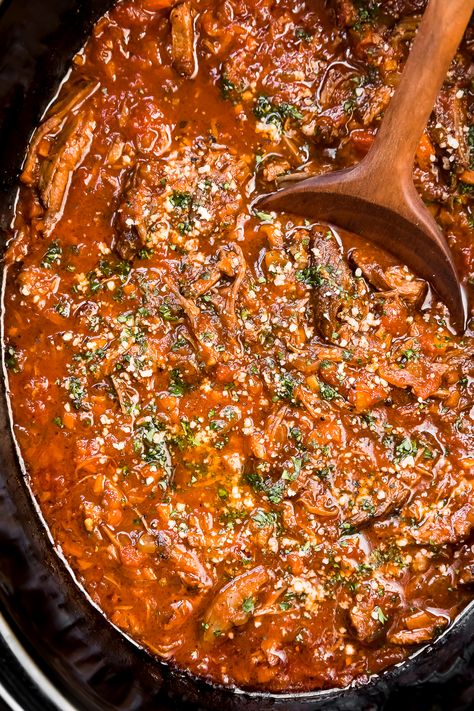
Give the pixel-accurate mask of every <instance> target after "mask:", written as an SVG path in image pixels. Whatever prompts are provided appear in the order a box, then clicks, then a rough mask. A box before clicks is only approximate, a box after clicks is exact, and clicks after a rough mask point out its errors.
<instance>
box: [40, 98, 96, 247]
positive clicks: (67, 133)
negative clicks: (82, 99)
mask: <svg viewBox="0 0 474 711" xmlns="http://www.w3.org/2000/svg"><path fill="white" fill-rule="evenodd" d="M95 125H96V124H95V119H94V114H93V113H92V111H89V112H86V113H80V114H79V115H78V116H73V117H72V118H71V119H69V120H68V121H67V123H66V125H65V126H64V128H63V130H62V131H61V133H60V134H59V136H58V138H57V139H56V141H55V143H54V147H53V149H52V151H51V152H50V153H49V155H48V156H47V158H45V160H44V161H43V162H42V163H41V165H40V172H39V182H38V187H39V191H40V196H41V202H42V203H43V206H44V207H45V208H46V215H45V218H44V233H45V234H46V235H47V234H49V233H50V232H51V230H52V228H53V227H54V225H55V224H56V222H57V220H58V219H59V218H60V216H61V211H62V207H63V203H64V199H65V197H66V193H67V190H68V188H69V185H70V183H71V178H72V174H73V173H74V171H75V170H76V169H77V168H78V167H79V166H80V165H81V163H82V161H83V160H84V158H85V157H86V155H87V154H88V152H89V149H90V146H91V143H92V136H93V133H94V129H95Z"/></svg>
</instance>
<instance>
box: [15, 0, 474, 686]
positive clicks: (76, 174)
mask: <svg viewBox="0 0 474 711" xmlns="http://www.w3.org/2000/svg"><path fill="white" fill-rule="evenodd" d="M423 8H424V3H423V1H422V0H412V1H408V0H384V1H383V2H381V1H378V2H377V1H376V0H364V1H357V0H354V1H352V0H327V2H323V1H322V0H301V1H300V2H297V3H295V2H293V0H225V2H222V1H221V0H186V1H185V2H181V3H178V4H176V3H173V2H170V1H167V0H133V1H132V0H124V2H121V3H119V4H118V5H117V6H116V7H115V8H114V9H113V10H112V11H111V12H110V13H109V14H108V15H106V16H105V17H103V18H102V19H101V20H100V21H99V22H98V23H97V25H96V26H95V28H94V30H93V33H92V36H91V37H90V39H89V41H88V43H87V45H86V47H85V48H84V50H83V51H81V52H80V53H79V54H78V55H77V56H76V57H75V59H74V64H73V69H72V72H71V74H70V75H69V76H68V78H67V79H66V81H65V82H64V83H63V85H62V88H61V90H60V93H59V96H58V98H57V100H56V101H55V102H54V103H53V104H52V106H51V107H50V109H49V111H48V113H47V114H46V116H45V119H44V121H43V123H42V124H41V126H40V127H39V128H38V130H37V132H36V134H35V135H34V137H33V140H32V142H31V146H30V149H29V153H28V156H27V159H26V162H25V166H24V171H23V174H22V176H21V182H22V187H21V190H20V196H19V201H18V206H17V212H16V222H15V228H16V231H15V236H14V239H13V240H12V242H11V245H10V248H9V251H8V253H7V263H8V275H7V278H8V284H7V291H6V326H5V333H6V360H7V366H8V368H9V383H10V390H11V399H12V405H13V414H14V421H15V432H16V436H17V438H18V441H19V444H20V447H21V451H22V454H23V457H24V460H25V464H26V469H27V472H28V474H29V477H30V478H31V484H32V488H33V491H34V494H35V496H36V498H37V500H38V502H39V505H40V507H41V509H42V511H43V514H44V516H45V519H46V522H47V523H48V525H49V527H50V529H51V531H52V535H53V537H54V540H55V541H56V543H57V546H58V547H59V548H60V549H61V550H62V552H63V554H64V556H65V557H66V558H67V560H68V562H69V563H70V565H71V567H72V569H73V571H74V573H75V575H76V577H77V579H78V581H80V583H81V584H82V585H83V586H84V588H85V589H86V591H87V593H88V594H89V595H90V597H91V598H92V599H93V600H94V602H95V603H96V604H98V605H99V606H100V607H101V608H102V610H103V611H104V612H105V614H106V616H107V617H108V618H109V619H110V620H111V622H112V623H114V624H115V625H116V626H117V627H119V628H120V629H121V630H123V631H124V632H125V633H127V634H128V635H129V636H130V637H132V638H133V639H134V640H136V641H138V642H139V643H140V644H142V645H144V647H145V648H147V649H148V650H150V652H151V653H152V654H154V655H157V656H158V657H160V658H162V659H165V660H169V661H170V662H171V663H173V664H176V665H178V666H179V667H181V668H185V669H188V670H190V671H191V672H193V673H194V674H197V675H200V676H203V677H206V678H208V679H211V680H213V681H214V682H220V683H224V684H229V685H231V684H236V685H238V686H241V687H246V688H257V689H265V690H272V691H288V690H308V689H317V688H327V687H332V686H343V685H346V684H348V683H350V682H352V681H353V680H357V681H359V682H362V681H365V680H367V679H368V678H369V676H370V675H371V674H373V673H377V672H380V671H381V670H383V669H385V668H387V667H388V666H390V665H392V664H394V663H398V662H401V661H402V660H404V659H405V658H407V657H408V656H409V655H410V654H411V653H412V652H413V651H415V650H416V649H417V645H422V644H424V643H426V642H429V641H430V640H433V639H434V638H436V636H437V635H438V634H439V633H440V632H441V631H443V630H445V629H446V628H447V626H448V625H449V624H450V622H452V621H453V620H454V619H455V618H456V615H457V614H458V613H459V612H460V610H461V609H462V608H463V607H464V606H465V605H466V604H467V603H468V602H469V600H471V599H472V597H473V588H472V583H473V582H474V545H473V540H474V539H473V537H472V535H471V533H472V529H473V527H474V491H473V465H474V451H473V450H474V447H473V442H474V438H473V421H472V412H473V410H472V407H473V389H472V383H473V381H472V362H473V361H472V354H473V348H472V344H473V340H472V336H473V332H472V329H471V330H468V331H467V332H466V334H465V335H463V336H456V335H455V334H454V332H453V331H452V329H451V328H450V324H449V314H448V313H447V311H446V309H445V307H444V306H443V305H442V304H440V303H438V301H437V299H436V294H434V293H432V292H431V291H430V290H429V288H428V286H427V284H426V283H425V282H423V281H421V280H420V279H419V278H417V276H416V275H414V274H412V273H410V271H409V270H408V269H407V268H406V266H404V265H403V264H400V263H398V262H397V261H396V260H395V259H394V258H392V257H391V256H390V255H388V254H385V253H383V252H382V251H380V250H378V249H375V248H374V247H372V246H370V245H369V244H367V243H365V242H364V241H363V240H362V239H360V238H358V237H356V236H352V235H348V234H340V233H338V232H337V231H336V230H335V229H333V228H331V227H330V226H328V225H322V224H310V223H308V222H307V221H305V220H304V219H302V218H299V217H296V216H293V215H289V214H288V215H286V214H279V215H276V214H266V213H262V212H261V211H259V210H258V207H255V200H256V198H257V196H258V195H260V194H262V193H267V192H271V191H272V190H274V189H275V188H276V186H277V183H278V180H279V178H281V176H284V175H285V174H288V173H292V172H300V173H304V172H306V171H307V172H315V173H321V172H324V171H329V170H333V169H335V168H338V167H342V166H347V165H350V164H352V163H354V162H356V161H358V160H360V158H361V157H362V156H363V155H364V154H365V153H366V152H367V150H368V148H369V146H370V145H371V142H372V141H373V137H374V134H375V132H376V130H377V126H378V124H379V122H380V119H381V116H382V114H383V112H384V109H385V108H386V106H387V104H388V102H389V100H390V97H391V94H392V92H393V88H394V87H395V86H396V85H397V82H398V79H399V76H400V72H401V70H402V67H403V63H404V60H405V58H406V55H407V52H408V49H409V46H410V42H411V40H412V38H413V36H414V34H415V32H416V28H417V25H418V22H419V19H420V13H421V12H422V10H423ZM473 51H474V32H473V30H472V28H471V29H469V30H468V33H467V35H466V37H465V40H464V42H463V45H462V47H461V49H460V51H459V53H458V55H457V57H456V60H455V62H454V63H453V66H452V69H451V71H450V74H449V78H448V80H447V82H446V84H445V86H444V88H443V90H442V92H441V94H440V96H439V99H438V102H437V104H436V108H435V110H434V113H433V115H432V118H431V120H430V124H429V127H428V130H427V131H426V133H425V135H424V136H423V139H422V141H421V143H420V146H419V150H418V153H417V159H416V167H415V180H416V184H417V187H418V189H419V191H420V193H421V195H422V196H423V198H424V199H425V201H426V202H427V203H428V204H429V206H430V208H431V209H432V211H433V214H434V215H435V217H436V218H437V220H438V221H439V224H440V225H441V227H442V228H443V229H444V231H445V233H446V236H447V239H448V240H449V243H450V245H451V247H452V250H453V253H454V256H455V259H456V262H457V265H458V267H459V271H460V274H461V275H462V277H463V280H464V283H465V285H466V287H467V289H468V291H469V289H470V288H471V285H472V279H473V267H474V248H473V239H472V237H473V221H474V212H473V207H472V194H473V190H474V187H473V186H474V147H473V146H474V127H473V116H472V110H473V106H474V89H473V79H474V65H473V62H472V58H473ZM471 295H472V294H471Z"/></svg>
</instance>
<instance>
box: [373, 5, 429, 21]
mask: <svg viewBox="0 0 474 711" xmlns="http://www.w3.org/2000/svg"><path fill="white" fill-rule="evenodd" d="M426 2H427V0H385V2H384V3H383V12H384V14H386V15H389V16H390V17H393V18H394V19H399V18H400V17H405V16H407V15H414V14H417V13H420V12H424V10H425V7H426Z"/></svg>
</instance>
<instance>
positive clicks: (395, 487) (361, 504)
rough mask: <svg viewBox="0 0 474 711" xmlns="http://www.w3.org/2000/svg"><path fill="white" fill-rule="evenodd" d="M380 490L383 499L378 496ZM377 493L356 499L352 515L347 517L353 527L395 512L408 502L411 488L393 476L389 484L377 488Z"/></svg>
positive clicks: (358, 526)
mask: <svg viewBox="0 0 474 711" xmlns="http://www.w3.org/2000/svg"><path fill="white" fill-rule="evenodd" d="M379 492H382V493H383V494H384V498H383V499H379V498H378V496H377V494H378V493H379ZM377 494H376V495H375V496H367V495H365V496H360V497H358V498H357V499H356V502H355V506H354V508H352V509H351V513H350V515H348V516H347V517H346V518H345V520H346V522H347V523H348V524H349V525H350V526H351V527H353V528H361V527H362V526H364V525H366V524H368V523H371V522H372V521H373V520H374V519H377V518H382V517H386V516H389V515H392V514H394V513H395V512H396V511H398V510H399V509H400V508H401V507H402V506H403V504H405V503H406V501H407V499H408V497H409V495H410V490H409V489H408V488H407V487H406V486H405V485H404V484H403V483H402V482H401V481H400V480H399V479H396V478H395V477H393V479H391V481H390V482H389V485H388V486H384V487H383V489H382V488H380V489H378V490H377Z"/></svg>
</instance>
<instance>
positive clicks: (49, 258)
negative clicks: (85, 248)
mask: <svg viewBox="0 0 474 711" xmlns="http://www.w3.org/2000/svg"><path fill="white" fill-rule="evenodd" d="M62 253H63V250H62V247H61V245H60V244H59V242H58V241H57V240H55V241H54V242H51V244H50V245H49V247H48V249H47V250H46V252H45V254H44V257H43V259H42V260H41V266H42V267H43V268H44V269H51V268H52V267H53V265H54V264H59V262H60V261H61V257H62Z"/></svg>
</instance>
